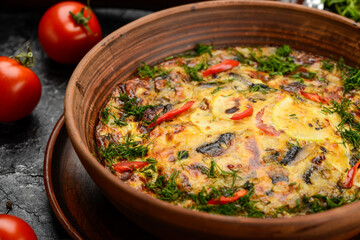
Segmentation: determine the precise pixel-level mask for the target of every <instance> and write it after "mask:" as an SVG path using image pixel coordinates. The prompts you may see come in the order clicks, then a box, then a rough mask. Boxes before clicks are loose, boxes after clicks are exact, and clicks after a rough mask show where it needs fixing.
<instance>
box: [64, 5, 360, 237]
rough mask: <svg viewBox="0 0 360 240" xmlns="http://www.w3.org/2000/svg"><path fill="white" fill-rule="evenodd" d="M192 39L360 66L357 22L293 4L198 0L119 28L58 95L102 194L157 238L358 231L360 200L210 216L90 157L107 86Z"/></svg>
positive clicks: (82, 157)
mask: <svg viewBox="0 0 360 240" xmlns="http://www.w3.org/2000/svg"><path fill="white" fill-rule="evenodd" d="M198 43H204V44H213V45H214V46H215V47H223V46H228V45H233V46H234V45H252V46H257V45H283V44H288V45H290V46H291V47H292V48H294V49H298V50H305V51H308V52H312V53H315V54H319V55H322V56H325V57H331V58H334V59H338V58H339V57H340V56H343V57H344V59H345V62H346V63H348V64H349V65H357V64H359V63H360V26H359V25H357V24H356V23H353V22H352V21H351V20H348V19H345V18H343V17H340V16H338V15H335V14H332V13H329V12H325V11H319V10H315V9H310V8H307V7H304V6H300V5H296V4H286V3H281V2H261V1H256V2H248V1H219V2H217V1H214V2H203V3H197V4H189V5H184V6H180V7H175V8H171V9H167V10H164V11H160V12H156V13H154V14H151V15H148V16H146V17H143V18H141V19H139V20H137V21H134V22H132V23H130V24H128V25H126V26H124V27H122V28H120V29H118V30H117V31H115V32H114V33H112V34H110V35H109V36H108V37H106V38H105V39H103V40H102V41H101V42H100V43H99V44H97V45H96V46H95V47H94V48H93V49H92V50H91V51H90V52H89V53H88V54H87V55H86V56H85V57H84V58H83V60H82V61H81V62H80V63H79V65H78V66H77V68H76V69H75V71H74V73H73V75H72V77H71V79H70V82H69V84H68V88H67V91H66V96H65V119H66V126H67V129H68V133H69V137H70V139H71V142H72V144H73V146H74V149H75V151H76V153H77V154H78V157H79V159H80V160H81V162H82V164H83V165H84V167H85V169H86V170H87V172H88V173H89V175H90V176H91V177H92V179H93V180H94V182H95V183H96V184H97V185H98V186H99V187H100V189H101V190H102V191H103V193H104V194H105V195H106V197H107V198H108V199H109V200H110V201H111V202H112V203H113V204H114V205H115V207H116V208H118V209H119V211H121V212H122V213H123V214H125V215H126V216H127V217H128V218H129V219H131V220H132V221H134V222H135V223H137V224H138V225H140V226H141V227H142V228H144V229H145V230H147V231H149V232H151V233H153V234H154V235H156V236H158V237H160V238H163V239H184V238H186V239H275V238H282V239H284V238H291V239H324V238H327V239H344V238H347V237H351V236H354V235H355V234H356V233H358V232H360V225H359V224H358V222H359V220H360V214H359V213H360V202H356V203H353V204H349V205H347V206H344V207H340V208H337V209H333V210H329V211H326V212H323V213H317V214H313V215H308V216H299V217H293V218H278V219H252V218H241V217H240V218H239V217H227V216H219V215H211V214H206V213H200V212H195V211H191V210H188V209H184V208H181V207H177V206H174V205H171V204H169V203H166V202H163V201H160V200H158V199H155V198H152V197H150V196H147V195H146V194H144V193H141V192H139V191H136V190H134V189H132V188H131V187H129V186H128V185H126V184H124V183H123V182H121V181H120V180H119V179H118V178H116V177H115V176H114V175H113V174H111V173H110V172H109V171H108V170H106V169H105V168H104V167H103V166H102V165H101V164H100V163H99V162H98V161H97V160H96V158H95V157H94V156H93V154H92V153H93V152H94V140H93V139H94V126H95V121H96V119H97V114H98V112H99V110H100V108H101V106H102V104H104V103H105V102H106V97H107V96H108V95H109V94H110V92H111V91H112V90H113V88H114V87H115V86H116V85H117V84H119V83H120V82H121V81H124V80H126V79H127V78H128V77H130V76H131V75H132V74H134V73H135V71H136V69H137V68H138V67H139V63H140V62H142V61H143V62H146V63H147V64H148V65H153V64H155V63H157V62H159V61H160V60H162V59H164V58H165V57H167V56H170V55H173V54H177V53H181V52H184V51H186V50H189V49H193V48H194V46H195V45H196V44H198ZM99 221H101V219H99ZM129 234H131V233H129Z"/></svg>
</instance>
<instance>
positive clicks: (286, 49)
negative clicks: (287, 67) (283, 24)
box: [276, 45, 292, 57]
mask: <svg viewBox="0 0 360 240" xmlns="http://www.w3.org/2000/svg"><path fill="white" fill-rule="evenodd" d="M290 53H292V49H291V47H290V46H289V45H282V46H281V47H279V48H278V49H276V55H279V56H282V57H287V56H289V54H290Z"/></svg>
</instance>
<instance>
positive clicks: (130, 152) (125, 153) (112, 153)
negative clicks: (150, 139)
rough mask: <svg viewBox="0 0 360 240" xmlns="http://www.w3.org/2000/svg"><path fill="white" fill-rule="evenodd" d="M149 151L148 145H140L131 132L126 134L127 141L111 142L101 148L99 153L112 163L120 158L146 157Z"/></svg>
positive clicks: (103, 158)
mask: <svg viewBox="0 0 360 240" xmlns="http://www.w3.org/2000/svg"><path fill="white" fill-rule="evenodd" d="M147 153H148V145H146V146H143V145H140V143H139V142H137V141H134V140H133V138H132V136H131V135H130V134H128V135H126V136H125V141H124V142H123V143H119V144H114V143H110V144H109V146H107V147H106V148H100V149H99V154H100V156H101V158H102V160H103V161H104V162H105V163H106V164H107V165H112V164H113V163H114V162H115V161H117V160H120V159H127V160H129V161H133V160H135V159H136V158H139V157H140V158H143V157H145V156H146V154H147Z"/></svg>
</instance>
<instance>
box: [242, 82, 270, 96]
mask: <svg viewBox="0 0 360 240" xmlns="http://www.w3.org/2000/svg"><path fill="white" fill-rule="evenodd" d="M271 91H276V90H275V89H272V88H270V87H269V86H268V85H265V84H262V83H258V84H251V85H250V86H249V92H261V93H262V94H266V93H268V92H271Z"/></svg>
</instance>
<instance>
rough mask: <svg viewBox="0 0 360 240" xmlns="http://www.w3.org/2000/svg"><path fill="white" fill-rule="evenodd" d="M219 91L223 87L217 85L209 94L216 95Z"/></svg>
mask: <svg viewBox="0 0 360 240" xmlns="http://www.w3.org/2000/svg"><path fill="white" fill-rule="evenodd" d="M221 89H223V87H220V85H219V86H217V87H216V88H215V89H214V90H213V91H212V92H211V94H216V93H218V92H219V91H220V90H221Z"/></svg>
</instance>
